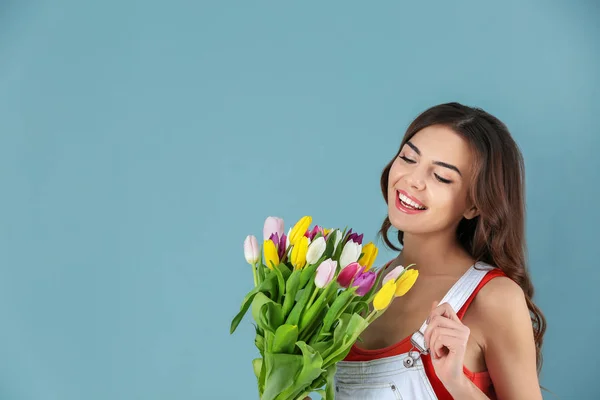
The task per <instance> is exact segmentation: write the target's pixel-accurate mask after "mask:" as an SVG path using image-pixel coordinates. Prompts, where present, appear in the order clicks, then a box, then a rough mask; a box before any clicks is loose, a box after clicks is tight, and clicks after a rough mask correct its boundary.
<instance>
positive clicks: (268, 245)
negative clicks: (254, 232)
mask: <svg viewBox="0 0 600 400" xmlns="http://www.w3.org/2000/svg"><path fill="white" fill-rule="evenodd" d="M263 252H264V253H265V265H266V266H267V267H268V268H269V269H273V268H274V267H276V266H278V265H279V254H278V253H277V246H275V243H273V241H272V240H265V242H264V244H263Z"/></svg>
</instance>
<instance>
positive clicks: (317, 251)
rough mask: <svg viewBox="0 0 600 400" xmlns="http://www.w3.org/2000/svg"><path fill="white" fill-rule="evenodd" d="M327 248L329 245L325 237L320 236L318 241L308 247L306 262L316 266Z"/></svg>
mask: <svg viewBox="0 0 600 400" xmlns="http://www.w3.org/2000/svg"><path fill="white" fill-rule="evenodd" d="M326 246H327V244H326V243H325V238H324V237H323V236H320V237H319V238H318V239H317V240H315V241H314V242H312V243H311V244H310V246H308V252H307V253H306V262H307V263H309V264H316V263H317V261H319V258H321V256H322V255H323V253H325V247H326Z"/></svg>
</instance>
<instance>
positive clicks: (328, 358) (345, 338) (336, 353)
mask: <svg viewBox="0 0 600 400" xmlns="http://www.w3.org/2000/svg"><path fill="white" fill-rule="evenodd" d="M367 326H369V323H368V322H367V320H366V319H364V318H363V317H361V316H360V315H358V314H352V316H351V317H350V320H349V321H348V325H347V328H346V329H345V330H344V332H343V333H342V332H341V331H340V333H339V334H338V339H341V340H337V341H336V340H335V337H336V335H335V333H334V345H333V351H332V352H329V354H328V355H325V354H323V357H324V361H323V367H324V368H327V367H329V366H330V365H333V364H335V363H337V362H338V361H341V360H343V359H344V358H345V357H346V355H348V353H349V352H350V348H351V347H352V345H353V344H354V343H355V342H356V339H357V338H358V336H359V335H360V334H361V333H362V332H363V331H364V330H365V329H366V328H367ZM340 335H341V338H340Z"/></svg>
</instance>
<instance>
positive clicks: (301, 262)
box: [291, 236, 308, 269]
mask: <svg viewBox="0 0 600 400" xmlns="http://www.w3.org/2000/svg"><path fill="white" fill-rule="evenodd" d="M307 252H308V238H307V237H306V236H302V237H301V238H300V240H298V242H297V243H296V244H295V245H294V247H293V248H292V255H291V261H292V265H293V266H294V269H302V268H304V266H305V265H306V253H307Z"/></svg>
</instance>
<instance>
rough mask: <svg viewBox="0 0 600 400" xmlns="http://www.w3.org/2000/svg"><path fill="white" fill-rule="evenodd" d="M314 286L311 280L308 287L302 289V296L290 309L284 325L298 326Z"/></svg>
mask: <svg viewBox="0 0 600 400" xmlns="http://www.w3.org/2000/svg"><path fill="white" fill-rule="evenodd" d="M314 286H315V282H314V280H313V281H310V282H309V283H308V285H307V286H306V287H305V288H304V291H303V292H302V296H301V297H300V298H299V299H298V301H297V302H296V305H294V307H293V308H292V311H291V312H290V315H288V317H287V319H286V321H285V323H286V324H290V325H298V323H299V322H300V316H301V315H302V312H303V311H304V307H305V306H306V304H307V303H308V300H309V299H310V295H311V293H312V290H313V288H314Z"/></svg>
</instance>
